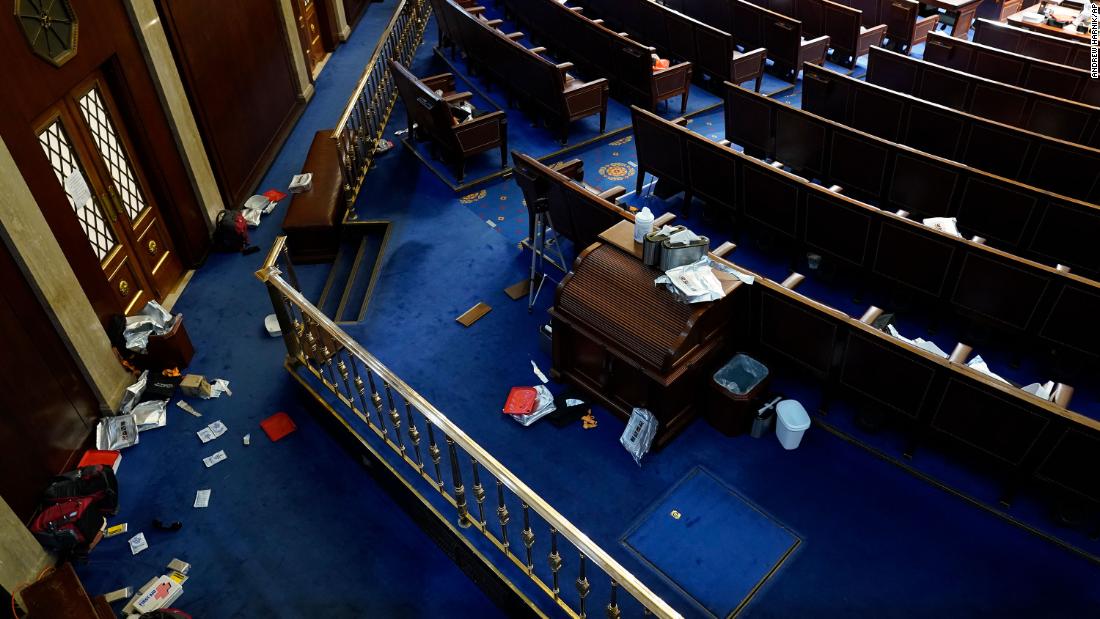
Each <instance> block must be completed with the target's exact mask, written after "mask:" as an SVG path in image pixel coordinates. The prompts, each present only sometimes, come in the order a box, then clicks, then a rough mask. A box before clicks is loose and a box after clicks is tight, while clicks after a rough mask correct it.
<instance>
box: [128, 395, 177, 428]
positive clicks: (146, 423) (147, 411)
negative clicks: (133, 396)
mask: <svg viewBox="0 0 1100 619" xmlns="http://www.w3.org/2000/svg"><path fill="white" fill-rule="evenodd" d="M130 414H131V415H133V417H134V422H135V423H136V424H137V429H138V432H144V431H146V430H152V429H154V428H163V427H164V426H165V425H167V423H168V400H149V401H147V402H142V403H141V404H138V405H137V406H135V407H134V410H133V411H132V412H131V413H130Z"/></svg>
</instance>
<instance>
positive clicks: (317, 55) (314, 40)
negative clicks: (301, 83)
mask: <svg viewBox="0 0 1100 619" xmlns="http://www.w3.org/2000/svg"><path fill="white" fill-rule="evenodd" d="M317 1H320V0H316V1H315V0H294V2H293V5H294V16H295V17H296V18H297V19H298V38H299V39H301V41H302V51H303V53H304V54H305V57H306V67H308V69H309V74H310V75H311V76H313V77H315V78H316V72H317V65H318V64H320V62H321V60H322V59H324V57H325V46H324V43H323V42H322V41H321V20H320V18H319V17H318V15H317Z"/></svg>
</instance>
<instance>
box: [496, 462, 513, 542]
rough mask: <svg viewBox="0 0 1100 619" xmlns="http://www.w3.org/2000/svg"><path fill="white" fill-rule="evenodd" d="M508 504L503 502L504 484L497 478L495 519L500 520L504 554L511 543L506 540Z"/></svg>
mask: <svg viewBox="0 0 1100 619" xmlns="http://www.w3.org/2000/svg"><path fill="white" fill-rule="evenodd" d="M508 519H509V518H508V506H507V505H506V504H505V503H504V484H503V483H502V482H501V481H500V480H497V520H498V521H499V522H500V544H501V546H504V554H508V549H509V548H511V546H512V544H511V543H510V542H509V541H508Z"/></svg>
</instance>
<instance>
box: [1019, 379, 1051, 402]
mask: <svg viewBox="0 0 1100 619" xmlns="http://www.w3.org/2000/svg"><path fill="white" fill-rule="evenodd" d="M1021 389H1023V390H1024V391H1025V392H1027V393H1030V394H1031V395H1033V396H1035V397H1037V398H1040V399H1043V400H1046V401H1048V402H1049V401H1050V400H1051V398H1053V397H1054V381H1052V380H1048V381H1047V382H1045V383H1031V384H1030V385H1027V386H1024V387H1021Z"/></svg>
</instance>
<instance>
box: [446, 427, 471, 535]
mask: <svg viewBox="0 0 1100 619" xmlns="http://www.w3.org/2000/svg"><path fill="white" fill-rule="evenodd" d="M447 452H448V454H449V455H450V457H451V484H452V485H453V487H454V496H455V509H457V510H458V526H460V527H462V528H464V529H465V528H466V527H468V526H470V510H469V508H468V507H467V506H466V488H465V486H463V485H462V467H461V466H459V464H458V452H457V450H456V449H455V442H454V439H452V438H451V437H449V436H448V437H447Z"/></svg>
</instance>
